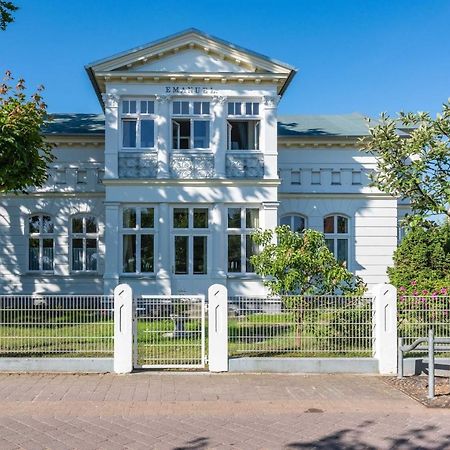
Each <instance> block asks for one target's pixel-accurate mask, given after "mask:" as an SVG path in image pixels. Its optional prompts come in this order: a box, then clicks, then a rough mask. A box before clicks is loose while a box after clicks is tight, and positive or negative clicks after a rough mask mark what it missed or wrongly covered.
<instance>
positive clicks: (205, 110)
mask: <svg viewBox="0 0 450 450" xmlns="http://www.w3.org/2000/svg"><path fill="white" fill-rule="evenodd" d="M202 114H209V102H202Z"/></svg>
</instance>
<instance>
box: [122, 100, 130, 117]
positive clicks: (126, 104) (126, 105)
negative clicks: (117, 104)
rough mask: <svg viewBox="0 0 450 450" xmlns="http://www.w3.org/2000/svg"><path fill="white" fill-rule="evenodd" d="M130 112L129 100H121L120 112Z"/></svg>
mask: <svg viewBox="0 0 450 450" xmlns="http://www.w3.org/2000/svg"><path fill="white" fill-rule="evenodd" d="M129 112H130V102H129V101H128V100H124V101H123V102H122V113H123V114H128V113H129Z"/></svg>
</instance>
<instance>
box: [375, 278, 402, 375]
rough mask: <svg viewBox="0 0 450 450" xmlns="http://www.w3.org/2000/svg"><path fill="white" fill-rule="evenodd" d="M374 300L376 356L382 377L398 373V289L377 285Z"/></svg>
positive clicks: (388, 285) (386, 285)
mask: <svg viewBox="0 0 450 450" xmlns="http://www.w3.org/2000/svg"><path fill="white" fill-rule="evenodd" d="M372 292H373V294H374V299H373V308H374V320H375V329H374V338H375V344H374V356H375V358H376V359H378V367H379V369H378V370H379V372H380V374H382V375H389V374H395V373H396V372H397V351H398V348H397V289H396V288H395V287H394V286H392V285H391V284H377V285H376V286H375V287H374V289H373V291H372Z"/></svg>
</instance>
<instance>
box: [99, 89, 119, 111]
mask: <svg viewBox="0 0 450 450" xmlns="http://www.w3.org/2000/svg"><path fill="white" fill-rule="evenodd" d="M102 100H103V103H104V104H105V106H106V107H108V108H117V106H119V101H120V96H119V95H117V94H111V93H105V92H104V93H103V94H102Z"/></svg>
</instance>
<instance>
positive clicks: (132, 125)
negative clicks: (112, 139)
mask: <svg viewBox="0 0 450 450" xmlns="http://www.w3.org/2000/svg"><path fill="white" fill-rule="evenodd" d="M136 130H137V121H136V120H129V119H127V120H123V121H122V145H123V147H126V148H135V147H136Z"/></svg>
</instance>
